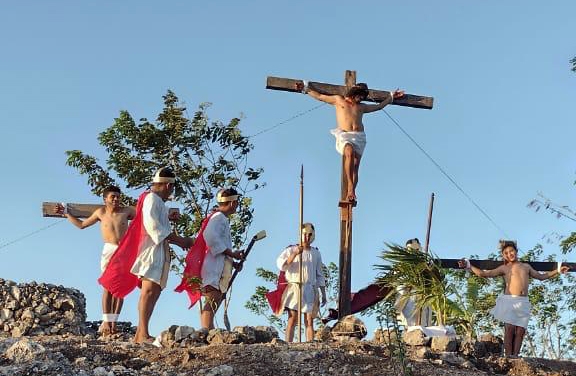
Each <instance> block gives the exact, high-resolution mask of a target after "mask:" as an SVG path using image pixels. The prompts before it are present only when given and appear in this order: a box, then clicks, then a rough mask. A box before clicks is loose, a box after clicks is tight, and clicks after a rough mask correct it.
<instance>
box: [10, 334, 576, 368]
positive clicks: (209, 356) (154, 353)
mask: <svg viewBox="0 0 576 376" xmlns="http://www.w3.org/2000/svg"><path fill="white" fill-rule="evenodd" d="M94 326H95V325H93V326H92V328H89V330H88V334H85V335H73V334H69V335H44V336H34V337H20V338H4V339H0V375H2V376H4V375H6V376H8V375H10V376H12V375H14V376H20V375H21V376H24V375H50V376H56V375H60V376H72V375H75V376H76V375H77V376H92V375H94V376H118V375H166V376H168V375H175V376H176V375H177V376H180V375H182V376H183V375H201V376H232V375H261V376H267V375H270V376H272V375H282V376H292V375H294V376H296V375H298V376H300V375H311V376H313V375H318V376H320V375H325V376H329V375H339V376H340V375H342V376H347V375H350V376H359V375H362V376H372V375H374V376H376V375H378V376H388V375H389V376H398V375H403V371H402V367H401V364H400V362H399V360H398V358H397V356H392V357H390V355H389V351H388V346H386V345H384V344H377V343H375V342H371V341H354V340H352V341H346V342H339V341H328V342H315V343H307V344H306V343H304V344H286V343H284V342H283V341H282V340H279V339H278V338H271V339H270V341H269V342H267V343H250V342H254V337H253V336H252V340H247V338H249V337H250V333H248V334H246V329H243V330H242V332H243V333H244V334H242V333H238V331H237V332H234V333H232V332H226V331H222V330H217V331H214V332H212V333H210V335H206V334H205V333H202V332H199V331H193V329H191V328H190V330H189V331H188V332H186V333H180V332H179V330H180V329H178V328H176V327H175V328H172V330H171V331H166V332H164V337H163V340H162V342H163V344H164V346H163V347H162V348H157V347H155V346H152V345H136V344H133V343H132V342H131V341H130V338H131V336H132V334H131V333H130V331H131V330H128V331H126V332H125V333H122V334H118V335H115V336H114V337H110V338H99V337H98V335H97V333H95V331H94V330H93V328H94ZM248 328H249V327H248ZM175 329H176V330H175ZM132 330H133V329H132ZM194 333H195V334H196V335H194ZM174 334H176V336H174ZM179 336H180V337H181V338H178V337H179ZM207 340H210V342H211V343H210V344H207V343H206V341H207ZM223 341H228V342H237V341H244V342H245V343H235V344H230V343H222V342H223ZM454 357H458V355H456V354H455V353H448V355H446V354H432V355H431V356H429V359H418V360H416V359H414V360H408V368H409V369H410V370H411V371H412V372H413V375H426V376H440V375H451V376H464V375H466V376H476V375H486V374H502V375H522V376H544V375H548V376H552V375H554V376H560V375H562V376H564V375H576V363H573V362H567V361H564V362H560V361H551V360H544V359H505V358H501V357H498V356H490V357H487V358H482V359H474V358H469V359H467V360H466V361H465V362H461V361H454V359H452V358H454ZM455 364H458V365H455Z"/></svg>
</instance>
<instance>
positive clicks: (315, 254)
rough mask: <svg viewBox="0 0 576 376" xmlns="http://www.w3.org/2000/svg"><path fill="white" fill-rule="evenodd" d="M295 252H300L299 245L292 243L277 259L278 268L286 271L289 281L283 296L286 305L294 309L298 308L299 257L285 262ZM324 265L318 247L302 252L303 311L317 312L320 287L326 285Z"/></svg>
mask: <svg viewBox="0 0 576 376" xmlns="http://www.w3.org/2000/svg"><path fill="white" fill-rule="evenodd" d="M295 252H298V246H297V245H291V246H289V247H288V248H286V249H284V250H283V251H282V253H281V254H280V256H278V259H277V260H276V265H277V266H278V269H280V270H283V271H284V272H285V274H286V280H287V281H288V287H287V288H286V291H285V292H284V296H283V301H284V307H286V308H288V309H293V310H297V309H298V281H299V270H300V267H299V262H298V259H299V257H298V256H297V257H296V258H295V259H294V261H292V263H290V264H288V265H284V264H285V262H286V261H287V260H288V258H289V257H290V255H291V254H293V253H295ZM322 265H323V264H322V256H321V255H320V251H319V250H318V248H316V247H310V249H309V250H304V252H302V283H303V285H302V312H309V313H312V314H315V313H317V310H318V287H320V286H325V285H326V280H325V278H324V273H323V271H322Z"/></svg>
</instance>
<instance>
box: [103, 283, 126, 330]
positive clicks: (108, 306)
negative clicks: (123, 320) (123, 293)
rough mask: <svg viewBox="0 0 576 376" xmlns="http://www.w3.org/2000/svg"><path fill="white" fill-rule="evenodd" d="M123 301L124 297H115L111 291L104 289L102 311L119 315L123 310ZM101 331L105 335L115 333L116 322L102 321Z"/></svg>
mask: <svg viewBox="0 0 576 376" xmlns="http://www.w3.org/2000/svg"><path fill="white" fill-rule="evenodd" d="M123 303H124V299H122V298H115V297H114V296H112V294H111V293H110V292H109V291H107V290H104V291H103V292H102V313H104V314H115V315H119V314H120V311H122V304H123ZM100 331H101V332H102V334H103V335H109V334H115V333H116V322H115V321H111V322H108V321H102V325H101V326H100Z"/></svg>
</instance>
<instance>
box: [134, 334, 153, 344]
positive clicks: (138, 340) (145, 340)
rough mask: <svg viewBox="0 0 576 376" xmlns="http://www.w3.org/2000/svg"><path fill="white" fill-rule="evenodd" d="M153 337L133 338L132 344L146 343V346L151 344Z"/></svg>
mask: <svg viewBox="0 0 576 376" xmlns="http://www.w3.org/2000/svg"><path fill="white" fill-rule="evenodd" d="M154 339H155V338H154V337H152V336H148V337H140V336H137V337H134V343H148V344H152V342H154Z"/></svg>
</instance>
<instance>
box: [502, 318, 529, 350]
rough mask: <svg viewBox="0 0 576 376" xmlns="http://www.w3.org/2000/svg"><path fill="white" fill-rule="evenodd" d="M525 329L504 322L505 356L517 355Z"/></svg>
mask: <svg viewBox="0 0 576 376" xmlns="http://www.w3.org/2000/svg"><path fill="white" fill-rule="evenodd" d="M525 334H526V329H525V328H523V327H521V326H516V325H512V324H504V353H505V354H506V356H513V357H517V356H518V355H519V354H520V350H521V349H522V341H523V340H524V335H525Z"/></svg>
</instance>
